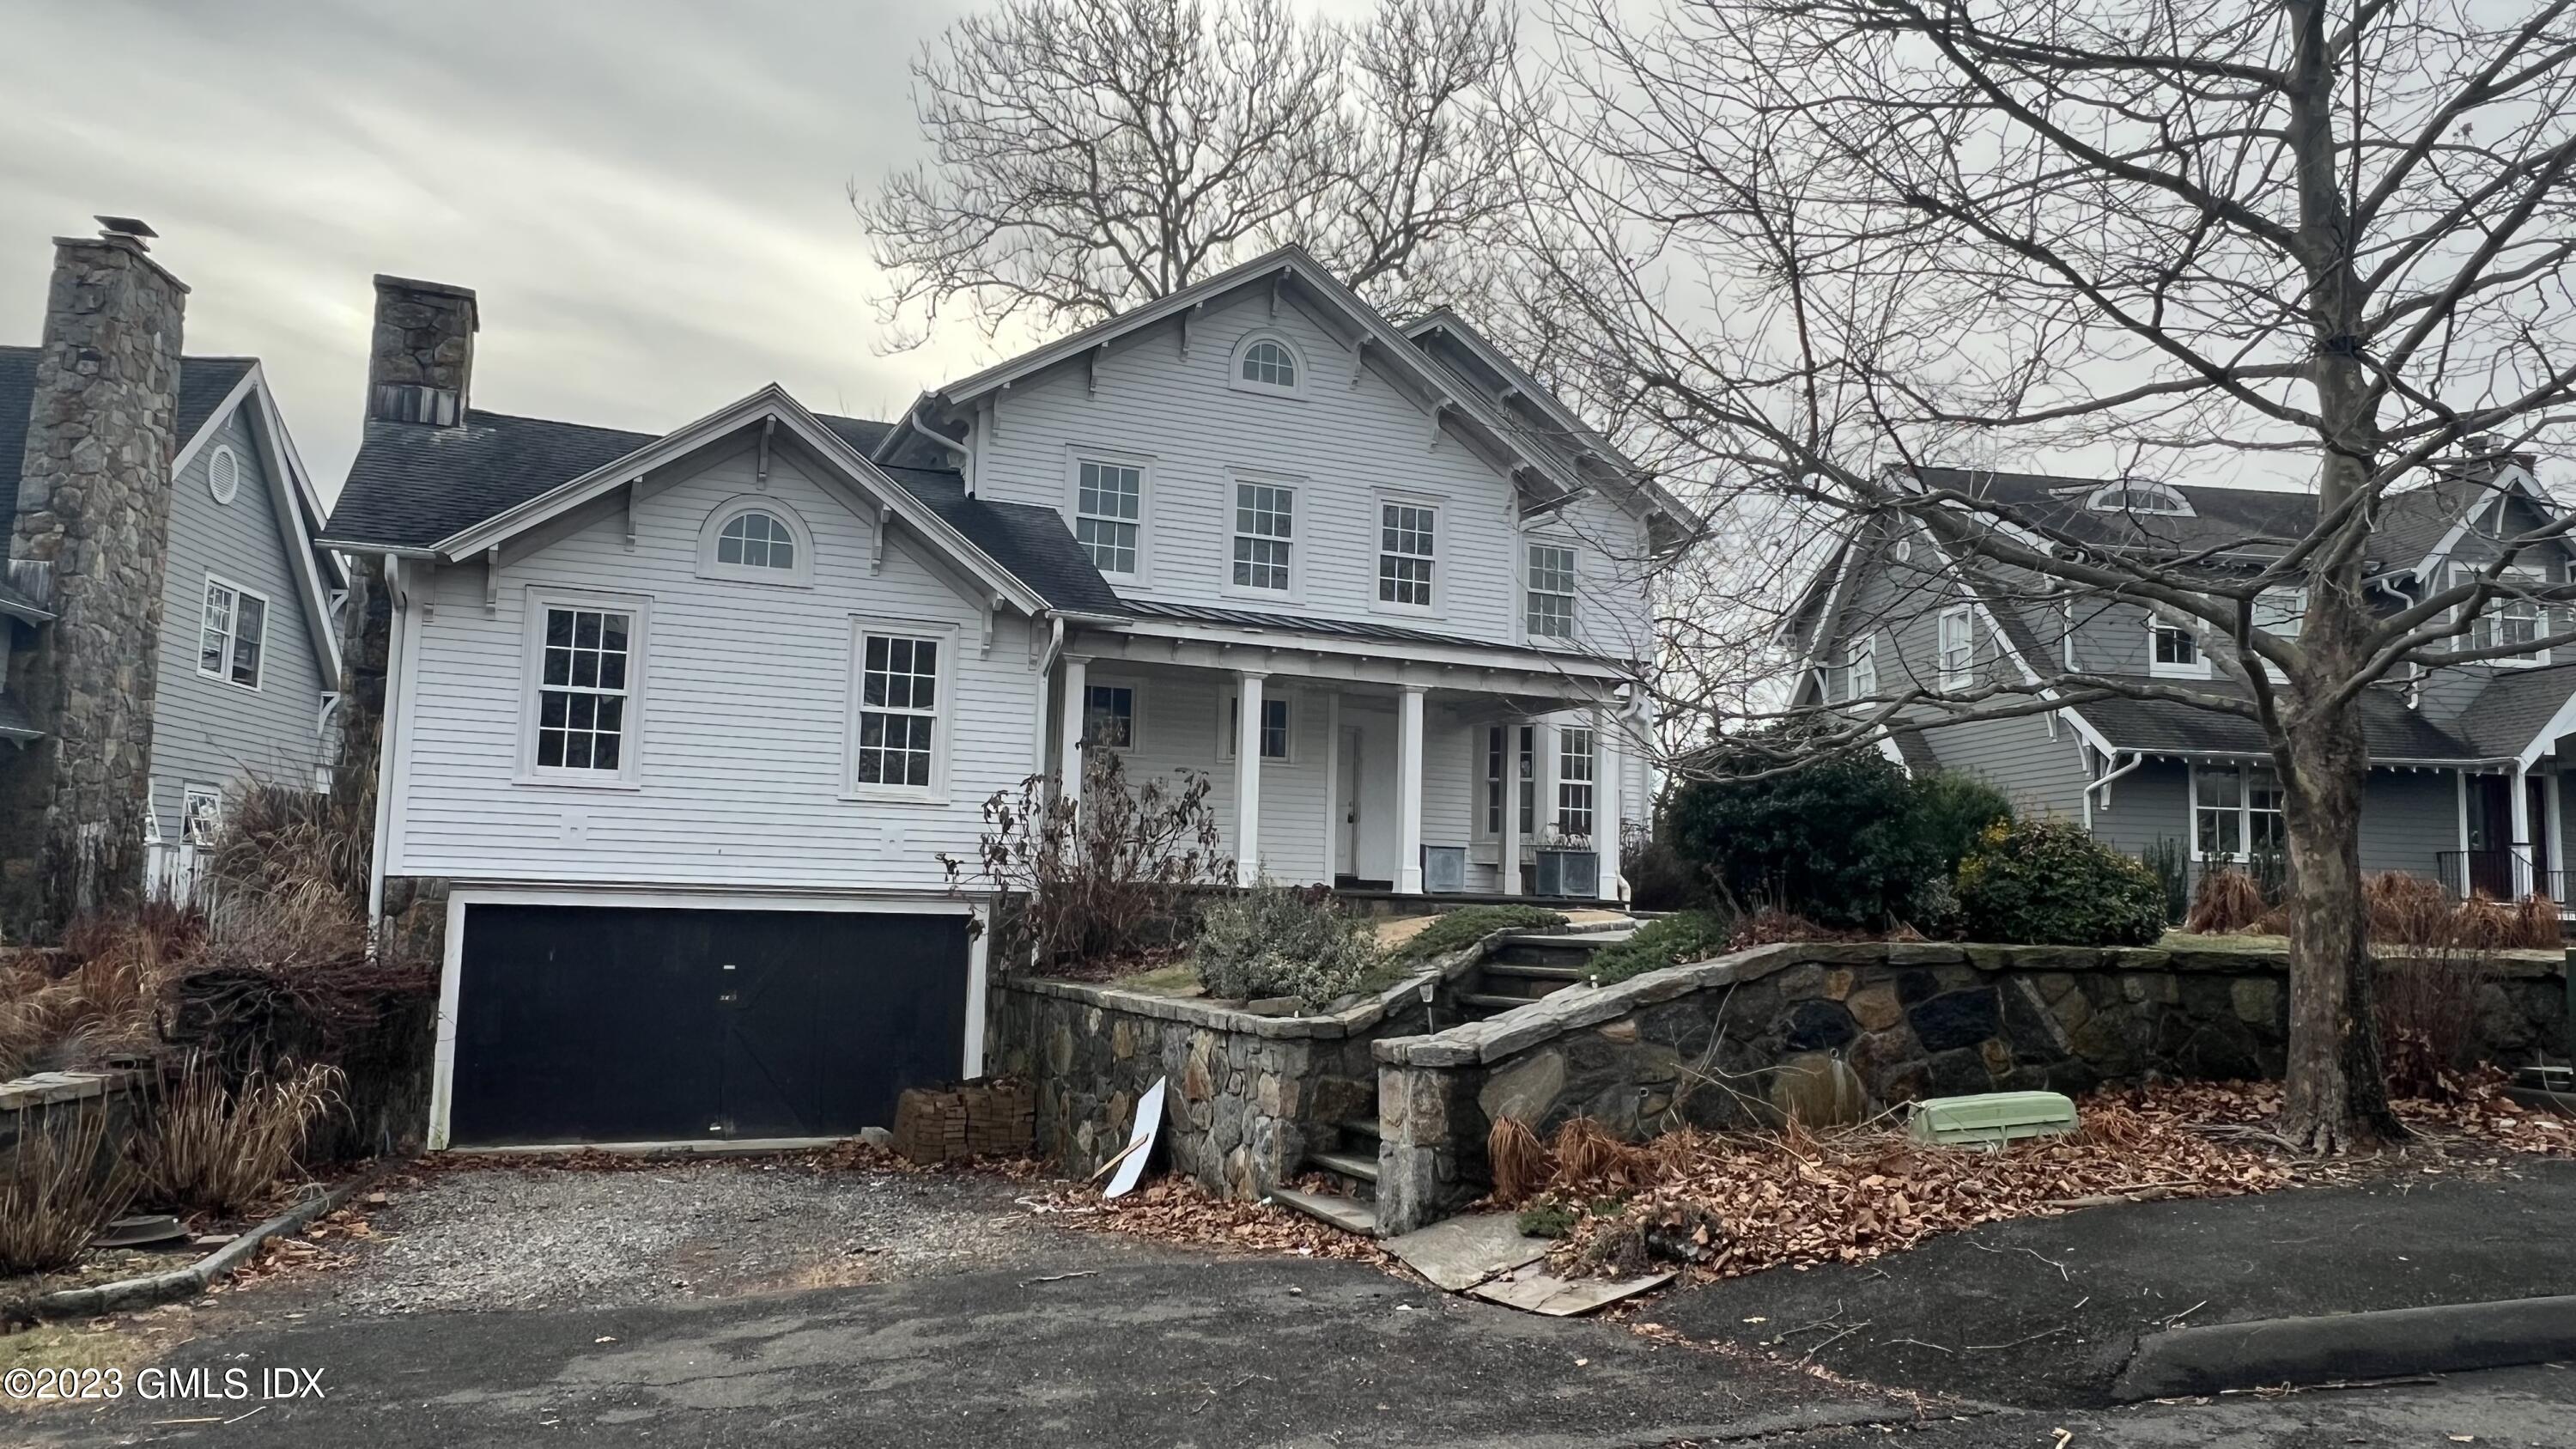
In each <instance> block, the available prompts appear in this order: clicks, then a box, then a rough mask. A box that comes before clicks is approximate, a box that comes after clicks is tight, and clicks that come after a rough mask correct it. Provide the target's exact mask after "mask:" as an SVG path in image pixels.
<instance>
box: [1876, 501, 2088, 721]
mask: <svg viewBox="0 0 2576 1449" xmlns="http://www.w3.org/2000/svg"><path fill="white" fill-rule="evenodd" d="M1921 532H1922V533H1923V535H1924V542H1925V543H1927V544H1928V545H1930V546H1931V547H1933V548H1937V549H1939V550H1941V555H1942V557H1944V558H1947V559H1949V560H1950V563H1951V566H1952V567H1954V568H1955V567H1958V565H1959V560H1958V556H1957V555H1956V554H1953V553H1951V552H1950V549H1949V547H1948V546H1947V545H1946V544H1944V543H1942V542H1941V539H1940V536H1939V535H1937V534H1935V533H1933V532H1932V530H1930V529H1928V528H1927V529H1923V530H1921ZM1968 602H1969V604H1970V605H1971V606H1972V607H1974V608H1975V609H1976V611H1977V614H1978V616H1979V617H1981V618H1983V619H1984V620H1985V621H1986V631H1987V632H1988V633H1990V634H1992V635H1993V636H1994V639H1995V647H1996V648H1997V649H1999V650H2001V651H2002V652H2003V655H2004V657H2005V658H2007V659H2010V660H2011V661H2012V662H2013V665H2014V667H2016V668H2018V669H2019V670H2021V678H2022V683H2024V684H2037V683H2039V681H2040V673H2039V671H2038V670H2036V669H2034V668H2032V667H2031V663H2030V661H2029V660H2028V659H2025V658H2023V657H2022V652H2021V646H2019V645H2017V644H2015V643H2014V642H2013V638H2012V635H2011V634H2010V633H2009V632H2007V631H2006V630H2005V629H2004V627H2003V621H2002V620H2001V619H2000V618H1998V617H1996V615H1995V611H1994V609H1993V607H1992V606H1991V605H1990V604H1989V603H1988V602H1987V599H1986V596H1985V594H1984V593H1983V592H1982V591H1980V590H1979V589H1977V587H1976V586H1975V585H1974V584H1970V585H1969V586H1968ZM2039 697H2040V698H2042V699H2055V698H2057V691H2056V690H2054V689H2043V690H2041V691H2039ZM2058 708H2059V710H2060V712H2062V713H2063V714H2064V715H2065V716H2066V722H2067V723H2068V724H2071V725H2073V726H2075V732H2076V733H2077V734H2079V735H2082V736H2083V737H2084V738H2085V740H2086V741H2087V742H2088V743H2090V744H2091V745H2092V746H2093V748H2095V749H2097V750H2099V751H2101V752H2102V753H2103V754H2104V755H2105V756H2109V755H2110V754H2112V753H2113V749H2112V746H2111V740H2110V737H2109V736H2108V735H2105V734H2103V733H2102V731H2101V730H2100V729H2099V728H2097V727H2096V726H2095V725H2094V723H2093V722H2092V721H2091V720H2088V719H2086V718H2085V717H2084V712H2083V711H2082V710H2080V709H2078V708H2076V707H2075V706H2074V705H2071V704H2069V705H2060V706H2059V707H2058ZM2131 753H2135V751H2131Z"/></svg>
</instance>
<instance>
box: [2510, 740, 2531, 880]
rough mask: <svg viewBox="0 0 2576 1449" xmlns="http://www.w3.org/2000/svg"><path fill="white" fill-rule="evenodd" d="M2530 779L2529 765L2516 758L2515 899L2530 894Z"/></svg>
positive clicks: (2514, 806) (2514, 807)
mask: <svg viewBox="0 0 2576 1449" xmlns="http://www.w3.org/2000/svg"><path fill="white" fill-rule="evenodd" d="M2530 780H2531V773H2530V767H2529V766H2527V765H2524V764H2523V763H2522V762H2521V761H2519V760H2516V761H2515V762H2514V766H2513V895H2514V899H2516V900H2520V899H2522V898H2523V897H2524V896H2527V895H2529V894H2531V785H2530Z"/></svg>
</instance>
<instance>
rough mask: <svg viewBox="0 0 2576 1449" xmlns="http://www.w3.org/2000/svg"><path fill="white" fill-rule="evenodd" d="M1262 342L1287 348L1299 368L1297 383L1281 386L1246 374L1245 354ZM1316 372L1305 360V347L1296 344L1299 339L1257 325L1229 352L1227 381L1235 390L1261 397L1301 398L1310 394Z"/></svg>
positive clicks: (1226, 361)
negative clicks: (1251, 377) (1259, 380)
mask: <svg viewBox="0 0 2576 1449" xmlns="http://www.w3.org/2000/svg"><path fill="white" fill-rule="evenodd" d="M1260 342H1276V343H1278V344H1279V345H1280V346H1281V347H1284V348H1286V349H1288V360H1289V361H1290V362H1291V363H1293V364H1295V366H1296V368H1297V381H1296V383H1295V385H1294V386H1290V387H1279V386H1276V385H1274V384H1271V383H1266V382H1254V381H1253V380H1252V379H1250V378H1248V377H1245V376H1244V375H1243V358H1244V354H1245V353H1248V352H1250V351H1251V350H1252V348H1253V345H1254V344H1255V343H1260ZM1314 376H1315V370H1314V368H1313V367H1312V366H1311V365H1309V364H1308V363H1307V361H1306V349H1305V348H1303V347H1300V346H1298V345H1297V339H1295V338H1293V337H1291V336H1289V335H1288V334H1287V333H1285V332H1281V331H1278V330H1276V329H1274V328H1258V329H1255V330H1253V331H1251V332H1247V333H1245V334H1243V335H1242V336H1241V337H1239V338H1236V339H1235V343H1234V350H1233V351H1232V352H1229V353H1227V354H1226V358H1225V385H1226V386H1227V387H1229V388H1232V389H1233V390H1234V391H1236V392H1248V393H1252V394H1255V395H1256V396H1260V397H1284V398H1297V399H1299V400H1301V401H1302V400H1303V399H1304V398H1305V397H1306V395H1307V394H1306V389H1307V385H1308V384H1309V383H1310V382H1312V381H1313V379H1314Z"/></svg>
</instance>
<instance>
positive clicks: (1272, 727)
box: [1220, 698, 1288, 760]
mask: <svg viewBox="0 0 2576 1449" xmlns="http://www.w3.org/2000/svg"><path fill="white" fill-rule="evenodd" d="M1242 729H1243V701H1242V699H1240V698H1235V699H1229V700H1227V701H1226V702H1225V739H1224V740H1223V741H1221V742H1220V743H1221V748H1222V752H1223V754H1224V757H1225V758H1226V759H1229V760H1231V759H1233V758H1234V757H1235V753H1236V751H1235V747H1234V742H1235V740H1236V739H1237V738H1238V737H1239V736H1240V734H1241V732H1242ZM1261 758H1263V759H1265V760H1284V759H1286V758H1288V701H1286V700H1285V699H1264V700H1262V701H1261Z"/></svg>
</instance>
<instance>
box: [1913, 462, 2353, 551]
mask: <svg viewBox="0 0 2576 1449" xmlns="http://www.w3.org/2000/svg"><path fill="white" fill-rule="evenodd" d="M1909 471H1910V472H1911V473H1912V474H1913V476H1914V477H1915V478H1916V479H1918V480H1920V481H1921V483H1922V484H1923V485H1924V486H1925V487H1927V488H1937V489H1951V490H1955V491H1957V492H1960V493H1965V494H1967V495H1969V496H1970V497H1975V498H1987V499H1992V500H1993V501H1994V502H1996V503H1997V504H2000V505H2002V506H2004V507H2006V508H2010V509H2012V510H2013V511H2014V512H2016V513H2018V514H2020V515H2022V516H2023V517H2025V518H2027V519H2029V520H2030V521H2032V522H2034V523H2037V524H2041V525H2043V526H2045V527H2048V528H2053V529H2055V530H2057V531H2058V532H2060V533H2063V534H2065V535H2067V536H2068V537H2070V538H2073V539H2076V540H2077V541H2079V542H2083V543H2089V544H2096V545H2099V546H2101V547H2104V548H2113V549H2147V550H2153V551H2157V552H2174V553H2200V552H2203V551H2206V550H2213V549H2216V550H2225V551H2228V552H2256V551H2271V552H2277V551H2279V549H2278V546H2277V545H2271V546H2264V545H2255V544H2251V543H2249V540H2252V539H2256V538H2263V537H2269V538H2282V539H2295V538H2298V537H2300V536H2301V535H2303V534H2305V533H2306V532H2307V531H2308V530H2309V529H2310V528H2312V527H2314V526H2315V524H2316V516H2317V497H2316V495H2315V494H2314V493H2309V492H2305V491H2292V490H2286V489H2277V488H2222V487H2215V486H2211V485H2208V484H2201V483H2174V482H2170V481H2167V480H2164V479H2146V478H2073V477H2067V476H2065V475H2062V474H2054V473H1999V472H1994V471H1991V470H1988V469H1984V468H1915V469H1911V470H1909ZM2122 483H2134V484H2137V485H2139V486H2141V487H2144V486H2150V485H2151V486H2154V487H2157V488H2163V489H2170V490H2172V491H2173V492H2174V493H2176V494H2179V495H2180V496H2181V497H2182V499H2183V501H2184V502H2186V503H2188V504H2189V505H2190V506H2191V512H2189V513H2187V514H2173V513H2144V512H2128V511H2117V512H2113V511H2103V510H2098V509H2093V508H2088V507H2086V506H2085V500H2086V499H2088V498H2090V497H2092V496H2093V494H2095V493H2096V492H2098V491H2100V490H2101V489H2103V488H2106V487H2111V486H2115V485H2118V484H2122Z"/></svg>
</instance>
